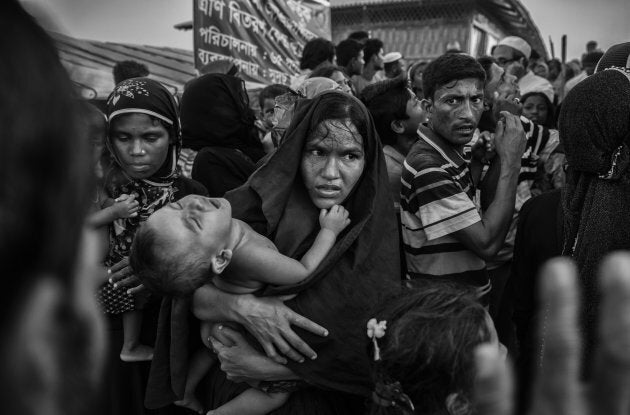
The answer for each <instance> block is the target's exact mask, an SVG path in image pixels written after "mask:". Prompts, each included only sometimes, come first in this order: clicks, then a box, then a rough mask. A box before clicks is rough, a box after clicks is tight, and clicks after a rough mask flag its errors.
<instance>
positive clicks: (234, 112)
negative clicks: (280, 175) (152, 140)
mask: <svg viewBox="0 0 630 415" xmlns="http://www.w3.org/2000/svg"><path fill="white" fill-rule="evenodd" d="M181 114H182V129H183V144H184V147H185V148H191V149H193V150H195V151H199V150H201V149H202V148H204V147H225V148H231V149H237V150H240V151H242V152H243V153H244V154H246V155H247V157H249V158H250V159H251V160H252V161H253V162H256V161H257V160H258V159H260V158H261V157H262V156H263V155H264V151H263V149H262V145H261V144H260V140H258V136H257V132H256V128H255V126H254V121H255V117H254V112H253V111H252V110H251V109H250V108H249V97H248V96H247V91H246V90H245V83H244V82H243V80H242V79H240V78H237V77H234V76H230V75H224V74H216V73H212V74H207V75H203V76H200V77H199V78H197V79H195V80H193V81H191V82H190V83H189V84H188V85H187V86H186V90H185V91H184V95H183V96H182V104H181Z"/></svg>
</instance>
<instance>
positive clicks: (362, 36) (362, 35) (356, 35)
mask: <svg viewBox="0 0 630 415" xmlns="http://www.w3.org/2000/svg"><path fill="white" fill-rule="evenodd" d="M369 38H370V34H369V33H368V32H366V31H365V30H357V31H356V32H352V33H350V34H349V35H348V39H351V40H356V41H357V42H359V43H361V44H365V42H366V41H367V40H368V39H369Z"/></svg>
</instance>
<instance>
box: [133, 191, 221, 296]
mask: <svg viewBox="0 0 630 415" xmlns="http://www.w3.org/2000/svg"><path fill="white" fill-rule="evenodd" d="M231 232H232V208H231V206H230V203H229V202H228V201H227V200H225V199H211V198H207V197H203V196H197V195H189V196H186V197H184V198H182V199H180V200H179V201H177V202H173V203H169V204H168V205H166V206H164V207H163V208H162V209H160V210H158V211H156V212H155V213H153V214H152V215H151V216H150V217H149V219H148V220H147V221H146V222H145V223H144V224H143V225H142V226H141V227H140V228H139V229H138V231H137V232H136V235H135V237H134V241H133V245H132V247H131V254H130V256H129V260H130V263H131V268H132V269H133V271H134V273H135V274H136V275H137V276H138V278H140V280H141V281H142V283H143V284H144V285H145V286H146V287H147V288H148V289H149V290H151V291H155V292H159V293H163V294H171V295H179V296H185V295H189V294H192V292H193V291H194V290H196V289H197V288H199V287H200V286H202V285H203V284H204V283H206V282H208V281H209V278H211V277H212V275H213V274H220V273H221V272H223V270H224V269H225V267H227V265H228V264H229V263H230V260H231V258H232V251H231V250H230V249H229V248H228V245H229V242H230V240H231Z"/></svg>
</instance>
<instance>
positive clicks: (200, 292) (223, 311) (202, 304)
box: [192, 284, 250, 323]
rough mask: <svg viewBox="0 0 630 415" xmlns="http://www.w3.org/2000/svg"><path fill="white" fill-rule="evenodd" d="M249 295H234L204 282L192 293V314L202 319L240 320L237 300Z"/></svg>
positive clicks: (237, 321)
mask: <svg viewBox="0 0 630 415" xmlns="http://www.w3.org/2000/svg"><path fill="white" fill-rule="evenodd" d="M246 297H250V295H248V294H245V295H234V294H229V293H226V292H224V291H221V290H219V289H218V288H217V287H215V286H214V285H213V284H206V285H204V286H202V287H200V288H199V289H197V291H195V294H194V295H193V307H192V310H193V314H194V315H195V317H197V318H198V319H200V320H202V321H233V322H236V323H240V322H241V315H240V314H239V312H238V308H239V304H240V301H239V300H241V301H242V300H244V299H245V298H246Z"/></svg>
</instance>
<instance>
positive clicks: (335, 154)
mask: <svg viewBox="0 0 630 415" xmlns="http://www.w3.org/2000/svg"><path fill="white" fill-rule="evenodd" d="M364 167H365V153H364V150H363V137H361V135H360V134H359V131H358V130H357V128H356V127H355V125H354V124H352V122H350V120H326V121H323V122H321V123H320V124H319V125H318V126H317V127H316V128H315V131H313V132H312V133H311V134H310V136H309V137H308V139H307V141H306V144H305V146H304V152H303V153H302V163H301V172H302V178H303V180H304V186H306V190H307V192H308V194H309V196H310V198H311V200H312V201H313V204H314V205H315V206H317V208H319V209H329V208H331V207H332V206H334V205H340V204H342V203H343V202H344V201H345V200H346V198H347V197H348V195H349V194H350V192H351V191H352V189H353V188H354V186H355V185H356V184H357V182H358V181H359V178H360V177H361V174H362V173H363V168H364Z"/></svg>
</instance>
